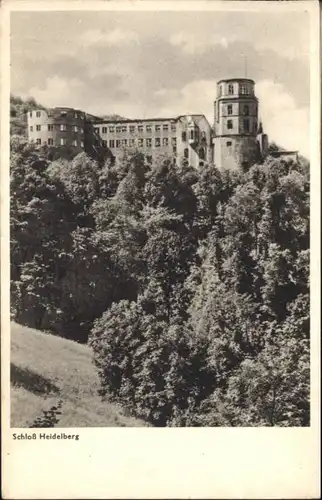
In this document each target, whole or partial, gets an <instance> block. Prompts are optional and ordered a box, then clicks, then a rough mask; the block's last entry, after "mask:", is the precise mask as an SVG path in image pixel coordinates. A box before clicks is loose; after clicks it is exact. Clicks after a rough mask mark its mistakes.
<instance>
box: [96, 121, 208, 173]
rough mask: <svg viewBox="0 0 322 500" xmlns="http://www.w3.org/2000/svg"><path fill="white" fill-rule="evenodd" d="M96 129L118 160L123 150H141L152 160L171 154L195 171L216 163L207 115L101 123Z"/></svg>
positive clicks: (97, 124) (97, 123) (104, 143)
mask: <svg viewBox="0 0 322 500" xmlns="http://www.w3.org/2000/svg"><path fill="white" fill-rule="evenodd" d="M93 127H94V130H96V132H97V134H98V135H99V137H100V138H101V140H102V141H103V145H104V146H105V147H106V148H109V149H110V150H111V151H112V153H113V155H114V156H115V157H116V156H117V155H118V154H119V152H120V151H121V150H122V149H129V150H139V151H140V152H142V153H144V154H145V155H146V157H147V159H148V160H150V161H152V159H154V158H156V157H157V156H159V155H169V156H175V157H177V158H180V159H186V160H187V161H188V162H189V164H190V165H191V166H193V167H195V168H198V167H200V166H202V165H203V164H204V162H211V161H212V160H213V158H212V137H211V126H210V124H209V122H208V121H207V119H206V118H205V117H204V116H203V115H183V116H179V117H176V118H151V119H142V120H122V121H101V122H95V123H94V124H93Z"/></svg>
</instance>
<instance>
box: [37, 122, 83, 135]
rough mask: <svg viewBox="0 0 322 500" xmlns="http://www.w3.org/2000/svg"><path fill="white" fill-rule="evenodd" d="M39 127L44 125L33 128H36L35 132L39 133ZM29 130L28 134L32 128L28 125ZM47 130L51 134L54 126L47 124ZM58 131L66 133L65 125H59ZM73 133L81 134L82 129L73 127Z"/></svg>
mask: <svg viewBox="0 0 322 500" xmlns="http://www.w3.org/2000/svg"><path fill="white" fill-rule="evenodd" d="M41 127H44V125H36V127H35V128H36V132H40V131H41ZM29 129H30V132H33V130H34V126H33V125H30V127H29ZM47 130H48V132H52V131H53V130H54V125H53V124H48V125H47ZM59 130H60V131H61V132H66V131H67V125H65V124H64V123H62V124H61V125H59ZM73 132H77V133H80V134H83V133H84V129H83V128H82V127H77V126H76V125H75V126H73Z"/></svg>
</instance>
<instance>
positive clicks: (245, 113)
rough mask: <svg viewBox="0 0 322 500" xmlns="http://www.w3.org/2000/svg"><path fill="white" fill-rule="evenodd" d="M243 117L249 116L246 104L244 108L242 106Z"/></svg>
mask: <svg viewBox="0 0 322 500" xmlns="http://www.w3.org/2000/svg"><path fill="white" fill-rule="evenodd" d="M244 115H245V116H248V115H249V106H248V104H245V106H244Z"/></svg>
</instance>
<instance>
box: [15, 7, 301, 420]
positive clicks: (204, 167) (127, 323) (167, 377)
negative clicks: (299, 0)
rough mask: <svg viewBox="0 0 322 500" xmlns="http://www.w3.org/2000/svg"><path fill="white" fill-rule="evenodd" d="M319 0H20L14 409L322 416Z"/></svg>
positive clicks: (47, 415) (47, 416)
mask: <svg viewBox="0 0 322 500" xmlns="http://www.w3.org/2000/svg"><path fill="white" fill-rule="evenodd" d="M309 42H310V29H309V15H308V14H306V13H305V12H289V13H287V14H282V13H281V12H265V13H261V12H258V11H254V12H253V11H228V12H226V11H224V10H221V11H214V12H203V11H199V12H198V11H197V12H196V11H194V12H189V11H184V10H180V11H169V12H166V11H162V12H160V11H155V12H154V11H146V12H133V11H102V12H100V13H99V15H98V13H97V12H93V11H92V12H91V11H83V12H82V11H67V12H66V11H61V12H60V11H55V12H46V11H38V12H37V11H36V12H13V13H12V14H11V27H10V66H11V67H10V266H11V267H10V280H11V284H10V315H11V359H10V361H11V372H10V376H11V402H10V406H11V417H10V418H11V426H12V427H14V428H37V427H38V428H42V427H43V428H46V427H50V428H67V427H307V426H309V425H310V287H309V274H310V273H309V269H310V237H309V236H310V224H309V214H310V134H309V130H310V128H309V124H310V113H309V111H310V109H309V105H310V58H309V55H310V44H309Z"/></svg>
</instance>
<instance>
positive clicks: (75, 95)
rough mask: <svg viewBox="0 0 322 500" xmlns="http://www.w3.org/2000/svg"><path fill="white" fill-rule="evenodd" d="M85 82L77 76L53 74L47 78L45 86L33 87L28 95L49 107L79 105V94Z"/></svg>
mask: <svg viewBox="0 0 322 500" xmlns="http://www.w3.org/2000/svg"><path fill="white" fill-rule="evenodd" d="M83 89H84V84H83V83H82V82H81V81H80V80H78V79H76V78H69V79H65V78H61V77H59V76H53V77H50V78H47V79H46V81H45V85H44V86H43V88H40V87H37V86H34V87H31V88H30V89H29V90H28V92H27V95H28V96H32V97H34V98H35V99H36V101H38V102H39V103H41V104H44V105H45V106H48V107H54V106H66V107H76V108H77V107H79V96H80V95H81V94H82V91H83Z"/></svg>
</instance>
